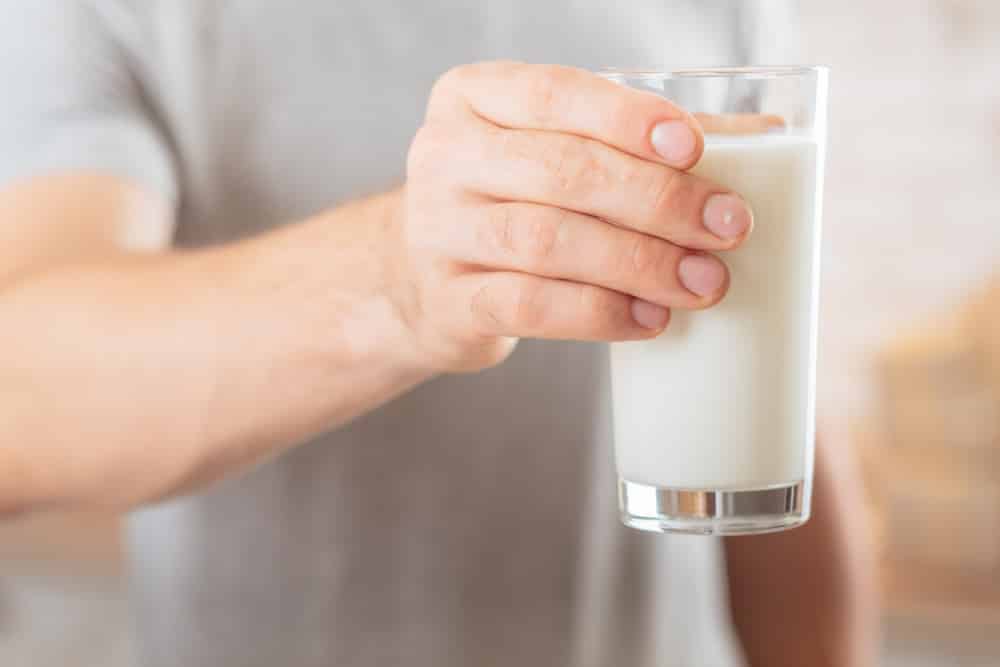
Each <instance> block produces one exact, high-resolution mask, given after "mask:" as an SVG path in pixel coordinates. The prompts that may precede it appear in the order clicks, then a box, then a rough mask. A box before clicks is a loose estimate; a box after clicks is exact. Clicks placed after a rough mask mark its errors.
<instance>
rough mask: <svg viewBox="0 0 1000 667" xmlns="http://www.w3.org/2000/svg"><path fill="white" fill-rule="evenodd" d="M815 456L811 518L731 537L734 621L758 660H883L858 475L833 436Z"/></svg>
mask: <svg viewBox="0 0 1000 667" xmlns="http://www.w3.org/2000/svg"><path fill="white" fill-rule="evenodd" d="M833 446H836V445H833ZM816 457H817V458H816V477H815V488H814V490H813V512H812V519H811V520H810V521H809V523H807V524H806V525H805V526H803V527H802V528H798V529H795V530H792V531H789V532H786V533H778V534H775V535H766V536H758V537H743V538H729V539H727V540H726V556H727V565H728V574H729V593H730V603H731V607H732V613H733V622H734V624H735V626H736V629H737V632H738V634H739V637H740V640H741V642H742V645H743V648H744V650H745V652H746V655H747V658H748V660H749V662H750V664H751V665H753V666H754V667H757V666H758V665H759V666H762V667H784V666H786V665H787V666H788V667H799V666H801V665H809V666H810V667H870V666H872V665H875V664H876V662H877V660H876V650H877V641H876V639H877V627H878V617H877V611H878V610H877V605H876V600H875V591H874V586H873V581H872V569H871V552H870V550H869V544H868V527H867V525H866V524H865V520H864V508H863V507H862V504H861V500H860V499H861V494H860V489H859V488H858V481H857V479H856V476H855V475H854V471H853V469H852V468H851V465H850V462H849V461H847V460H846V459H847V457H846V456H844V455H843V454H841V453H838V452H837V451H836V450H832V449H831V443H828V442H826V441H823V440H821V441H820V444H819V446H818V447H817V451H816Z"/></svg>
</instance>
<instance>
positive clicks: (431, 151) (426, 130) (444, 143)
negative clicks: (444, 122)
mask: <svg viewBox="0 0 1000 667" xmlns="http://www.w3.org/2000/svg"><path fill="white" fill-rule="evenodd" d="M452 137H453V133H451V132H448V131H446V130H445V129H444V128H443V127H442V126H440V125H438V124H436V123H427V124H424V125H423V126H421V127H420V129H418V130H417V133H416V135H414V137H413V141H412V142H411V143H410V150H409V152H408V153H407V156H406V172H407V174H408V175H411V176H412V175H415V174H421V173H425V172H428V171H432V170H434V169H435V167H436V165H439V164H441V163H442V161H444V160H445V157H446V155H447V154H448V152H449V151H450V150H451V142H452V140H453V139H452Z"/></svg>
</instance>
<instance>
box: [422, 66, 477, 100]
mask: <svg viewBox="0 0 1000 667" xmlns="http://www.w3.org/2000/svg"><path fill="white" fill-rule="evenodd" d="M472 68H473V65H458V66H456V67H452V68H451V69H449V70H447V71H446V72H445V73H444V74H442V75H441V76H439V77H438V79H437V81H435V82H434V86H433V87H432V88H431V95H430V97H431V99H432V100H436V99H439V98H442V97H451V96H452V95H454V94H455V91H456V90H459V89H461V87H462V85H463V82H465V81H466V80H467V79H468V77H469V76H470V74H471V70H472Z"/></svg>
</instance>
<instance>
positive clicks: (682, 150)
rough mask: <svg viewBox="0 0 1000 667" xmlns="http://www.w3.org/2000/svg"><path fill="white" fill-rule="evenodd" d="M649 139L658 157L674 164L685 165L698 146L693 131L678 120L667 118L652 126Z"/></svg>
mask: <svg viewBox="0 0 1000 667" xmlns="http://www.w3.org/2000/svg"><path fill="white" fill-rule="evenodd" d="M651 140H652V142H653V148H655V149H656V152H657V153H659V155H660V157H662V158H663V159H664V160H666V161H667V162H668V163H670V164H673V165H675V166H686V165H687V164H688V163H689V162H690V161H691V158H692V157H693V156H694V151H695V149H696V148H697V147H698V140H697V139H696V138H695V136H694V131H693V130H692V129H691V128H690V127H689V126H688V124H687V123H685V122H683V121H679V120H669V121H666V122H663V123H660V124H659V125H657V126H656V127H654V128H653V134H652V137H651Z"/></svg>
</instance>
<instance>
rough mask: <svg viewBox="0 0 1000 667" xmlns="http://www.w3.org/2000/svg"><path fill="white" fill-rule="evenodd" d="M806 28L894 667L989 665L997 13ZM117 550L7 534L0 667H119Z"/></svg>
mask: <svg viewBox="0 0 1000 667" xmlns="http://www.w3.org/2000/svg"><path fill="white" fill-rule="evenodd" d="M799 18H800V21H801V25H802V28H803V34H802V45H803V50H804V55H805V58H804V60H806V61H808V62H815V63H823V64H828V65H831V66H832V68H833V77H832V95H831V123H832V125H831V135H830V136H831V143H830V152H829V164H828V171H827V189H826V213H825V221H826V237H825V244H824V246H825V257H824V281H823V288H824V293H823V299H824V301H823V308H822V311H821V312H822V338H821V360H820V411H821V415H822V418H823V422H824V424H823V428H824V431H825V433H826V437H828V438H829V439H831V440H833V441H834V442H836V443H837V446H842V447H851V448H853V449H854V450H855V451H856V453H857V458H858V461H859V463H860V465H861V466H862V469H863V472H864V476H865V480H866V492H867V500H868V503H867V505H868V511H869V515H870V516H869V517H868V518H867V519H868V520H867V525H869V526H870V527H871V530H873V532H874V537H875V540H876V544H877V545H878V554H879V567H880V570H881V586H882V590H883V607H884V619H885V632H884V640H883V644H884V647H883V656H884V657H883V665H886V666H890V667H896V666H903V665H906V666H907V667H922V666H924V665H928V666H929V665H949V666H959V667H966V666H969V667H971V666H977V667H978V666H986V665H997V664H1000V576H998V575H1000V448H998V447H1000V442H998V433H1000V85H998V84H1000V40H997V38H996V36H997V35H1000V3H998V2H995V1H994V0H884V1H882V2H867V1H865V0H840V1H839V2H829V1H825V0H801V1H800V2H799ZM995 275H996V276H998V277H997V278H995V277H994V276H995ZM859 525H861V524H860V522H859ZM118 530H119V524H118V521H117V519H116V518H115V517H107V516H91V515H54V516H39V517H32V518H30V519H26V520H19V521H15V522H7V523H2V524H0V664H3V665H31V666H32V667H34V666H44V667H47V666H48V665H60V666H64V665H67V664H70V663H71V664H80V665H103V666H107V667H118V666H124V665H127V664H129V658H130V649H129V644H128V622H129V613H128V605H127V600H126V595H125V591H124V588H123V585H122V574H123V560H122V558H121V554H120V551H119V548H120V544H119V534H118ZM68 656H72V659H70V658H68Z"/></svg>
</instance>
